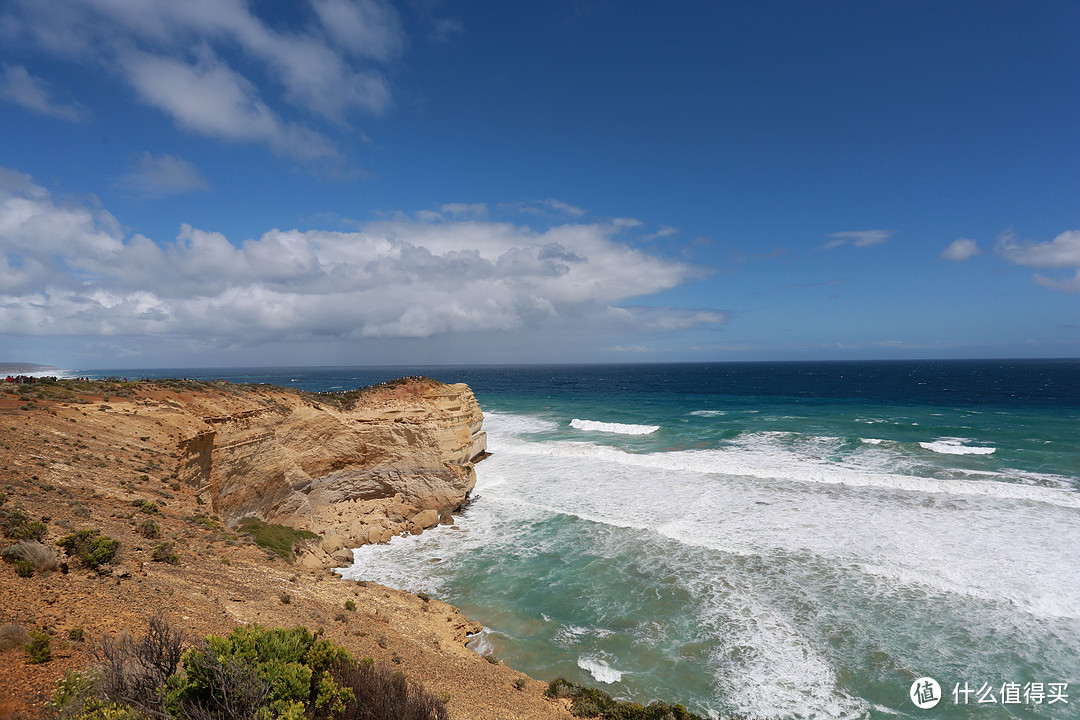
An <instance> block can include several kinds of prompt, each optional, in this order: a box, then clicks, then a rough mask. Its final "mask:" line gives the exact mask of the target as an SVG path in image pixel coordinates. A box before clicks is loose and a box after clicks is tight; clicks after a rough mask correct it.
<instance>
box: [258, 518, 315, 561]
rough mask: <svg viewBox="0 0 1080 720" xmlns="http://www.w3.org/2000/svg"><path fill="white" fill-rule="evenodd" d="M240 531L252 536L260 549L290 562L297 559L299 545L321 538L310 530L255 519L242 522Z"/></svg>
mask: <svg viewBox="0 0 1080 720" xmlns="http://www.w3.org/2000/svg"><path fill="white" fill-rule="evenodd" d="M240 529H241V530H242V531H243V532H245V533H247V534H248V535H250V536H251V539H252V540H254V541H255V544H256V545H258V546H259V547H261V548H263V549H264V550H266V551H268V552H271V553H273V554H275V555H277V556H278V557H280V558H284V559H285V560H288V561H290V562H292V560H293V559H294V558H295V557H296V555H295V551H296V547H297V546H298V545H300V544H301V543H303V542H304V541H306V540H315V539H317V538H318V537H319V536H318V535H316V534H315V533H313V532H311V531H310V530H297V529H296V528H292V527H289V526H287V525H276V524H274V523H268V522H265V521H263V520H259V519H258V518H253V517H249V518H244V519H243V520H242V521H240Z"/></svg>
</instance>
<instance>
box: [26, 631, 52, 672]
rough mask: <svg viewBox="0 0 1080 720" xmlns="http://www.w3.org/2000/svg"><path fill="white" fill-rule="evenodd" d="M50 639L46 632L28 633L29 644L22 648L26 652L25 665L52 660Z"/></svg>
mask: <svg viewBox="0 0 1080 720" xmlns="http://www.w3.org/2000/svg"><path fill="white" fill-rule="evenodd" d="M50 642H51V638H50V637H49V634H48V633H47V632H42V631H40V630H39V631H36V632H32V633H30V642H28V643H26V645H24V646H23V649H24V650H26V664H27V665H36V664H38V663H46V662H49V661H50V660H52V646H51V645H50Z"/></svg>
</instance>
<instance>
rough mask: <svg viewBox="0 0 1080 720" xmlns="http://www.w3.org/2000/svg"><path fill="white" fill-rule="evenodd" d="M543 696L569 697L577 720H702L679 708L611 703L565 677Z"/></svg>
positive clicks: (610, 700)
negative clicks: (590, 719)
mask: <svg viewBox="0 0 1080 720" xmlns="http://www.w3.org/2000/svg"><path fill="white" fill-rule="evenodd" d="M544 695H546V696H548V697H551V698H570V700H571V704H570V712H572V713H573V714H574V715H576V716H578V717H598V716H599V717H603V718H605V720H705V718H703V717H702V716H701V715H697V714H695V713H692V712H690V711H689V710H687V709H686V708H685V707H683V706H682V705H677V704H676V705H669V704H667V703H664V702H659V701H657V702H652V703H649V704H648V705H647V706H643V705H640V704H639V703H632V702H627V701H625V700H615V699H613V698H612V697H611V696H610V695H608V694H607V693H606V692H604V691H603V690H599V689H597V688H590V687H585V686H584V685H579V684H577V683H573V682H570V681H569V680H567V679H566V678H562V677H560V678H555V679H554V680H552V681H551V682H550V683H549V684H548V688H547V690H545V691H544Z"/></svg>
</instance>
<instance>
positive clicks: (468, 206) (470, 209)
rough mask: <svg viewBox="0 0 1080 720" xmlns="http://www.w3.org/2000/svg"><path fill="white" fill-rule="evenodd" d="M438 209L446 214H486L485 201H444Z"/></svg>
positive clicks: (476, 215)
mask: <svg viewBox="0 0 1080 720" xmlns="http://www.w3.org/2000/svg"><path fill="white" fill-rule="evenodd" d="M439 209H440V210H442V211H443V212H444V213H446V214H448V215H454V216H463V215H471V216H474V217H479V216H483V215H487V211H488V207H487V203H446V204H445V205H443V206H442V207H441V208H439Z"/></svg>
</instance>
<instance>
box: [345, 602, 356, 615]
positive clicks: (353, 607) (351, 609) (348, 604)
mask: <svg viewBox="0 0 1080 720" xmlns="http://www.w3.org/2000/svg"><path fill="white" fill-rule="evenodd" d="M345 609H346V610H348V611H349V612H356V603H354V602H353V601H352V600H346V601H345Z"/></svg>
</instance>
